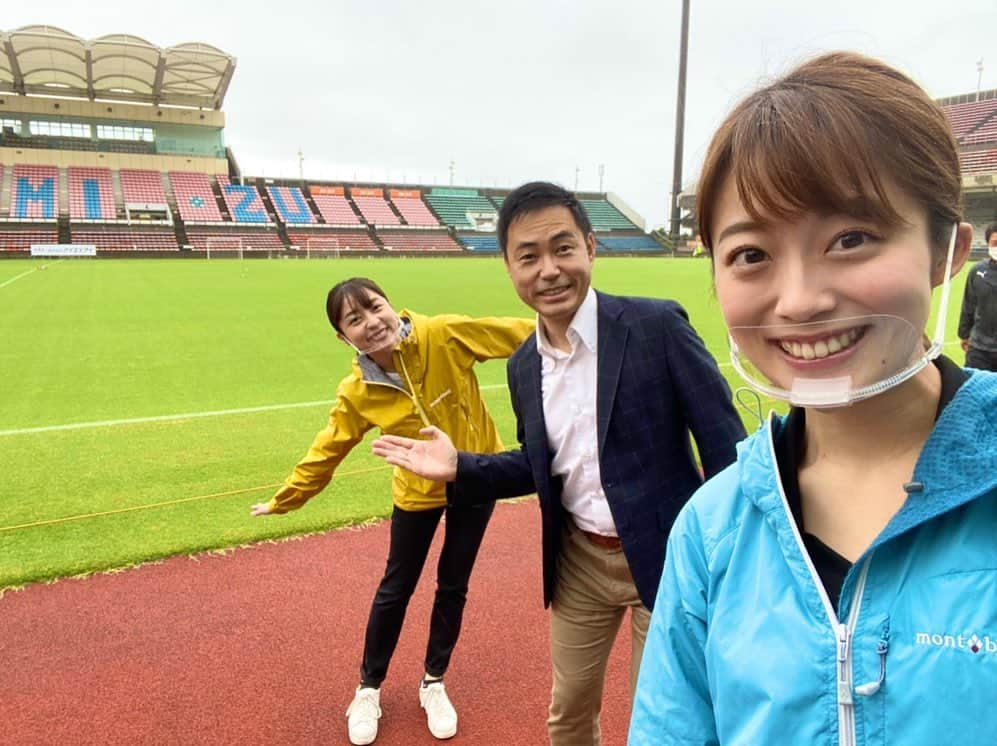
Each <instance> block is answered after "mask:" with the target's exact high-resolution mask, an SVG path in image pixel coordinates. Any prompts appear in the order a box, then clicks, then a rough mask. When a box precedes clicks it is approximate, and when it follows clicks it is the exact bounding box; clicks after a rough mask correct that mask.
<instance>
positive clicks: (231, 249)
mask: <svg viewBox="0 0 997 746" xmlns="http://www.w3.org/2000/svg"><path fill="white" fill-rule="evenodd" d="M205 247H206V248H207V258H208V259H211V258H212V256H214V258H215V259H220V258H222V257H226V258H239V259H242V238H241V237H240V236H209V237H208V240H207V241H206V242H205Z"/></svg>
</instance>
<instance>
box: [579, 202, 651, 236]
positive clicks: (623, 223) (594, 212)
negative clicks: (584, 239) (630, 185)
mask: <svg viewBox="0 0 997 746" xmlns="http://www.w3.org/2000/svg"><path fill="white" fill-rule="evenodd" d="M578 201H579V202H581V203H582V205H583V206H584V207H585V212H587V213H588V216H589V220H591V221H592V229H593V230H596V231H612V230H625V231H632V230H636V229H637V226H636V225H634V224H633V223H631V222H630V221H629V220H627V218H626V217H624V215H623V213H621V212H620V211H619V210H617V209H616V208H615V207H613V206H612V205H611V204H609V202H607V201H606V200H604V199H581V200H578Z"/></svg>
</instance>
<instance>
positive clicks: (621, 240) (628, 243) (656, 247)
mask: <svg viewBox="0 0 997 746" xmlns="http://www.w3.org/2000/svg"><path fill="white" fill-rule="evenodd" d="M596 243H597V245H598V246H600V247H602V248H604V249H608V250H609V251H625V252H630V251H662V250H663V249H662V247H661V244H659V243H658V242H657V241H655V240H654V239H653V238H651V237H650V236H648V235H646V234H645V235H643V236H600V235H597V236H596Z"/></svg>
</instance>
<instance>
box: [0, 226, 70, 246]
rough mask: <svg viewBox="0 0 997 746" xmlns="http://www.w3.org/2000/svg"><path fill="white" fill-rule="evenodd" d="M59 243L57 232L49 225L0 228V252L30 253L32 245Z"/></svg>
mask: <svg viewBox="0 0 997 746" xmlns="http://www.w3.org/2000/svg"><path fill="white" fill-rule="evenodd" d="M54 243H59V232H58V231H57V230H56V229H55V228H53V227H52V226H51V225H41V226H35V227H32V226H30V225H25V226H19V227H17V228H13V227H11V228H6V227H0V251H18V252H23V251H30V250H31V245H32V244H54Z"/></svg>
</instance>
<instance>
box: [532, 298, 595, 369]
mask: <svg viewBox="0 0 997 746" xmlns="http://www.w3.org/2000/svg"><path fill="white" fill-rule="evenodd" d="M598 339H599V304H598V300H597V298H596V295H595V290H593V289H592V287H591V286H589V289H588V292H587V293H586V294H585V300H583V301H582V304H581V305H580V306H579V307H578V310H577V311H575V316H574V318H572V319H571V323H570V324H569V325H568V340H569V341H570V342H571V347H572V349H574V348H575V345H576V343H577V342H576V341H577V340H581V342H582V344H584V345H585V346H586V347H587V348H588V349H589V351H590V352H592V353H595V352H596V344H597V342H598ZM537 352H539V353H540V354H541V355H545V356H548V357H550V356H552V355H555V354H556V353H557V352H558V351H557V349H556V348H555V347H554V346H553V345H551V343H550V342H549V341H548V340H547V335H546V334H544V331H543V323H542V322H541V320H540V314H537Z"/></svg>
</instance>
